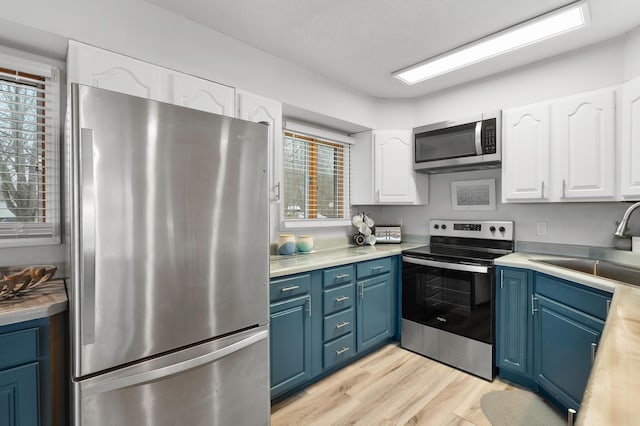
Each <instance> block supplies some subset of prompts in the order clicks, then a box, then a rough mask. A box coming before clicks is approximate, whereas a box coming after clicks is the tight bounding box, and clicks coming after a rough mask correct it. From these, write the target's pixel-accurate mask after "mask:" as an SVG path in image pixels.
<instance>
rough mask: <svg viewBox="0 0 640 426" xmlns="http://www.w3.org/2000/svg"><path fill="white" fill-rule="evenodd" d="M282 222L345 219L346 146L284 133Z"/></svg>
mask: <svg viewBox="0 0 640 426" xmlns="http://www.w3.org/2000/svg"><path fill="white" fill-rule="evenodd" d="M283 172H284V176H283V181H284V188H283V189H284V199H283V201H284V205H283V209H284V219H285V220H292V219H294V220H295V219H344V218H345V217H347V216H348V200H347V195H348V193H349V145H348V144H345V143H339V142H333V141H327V140H322V139H318V138H315V137H310V136H307V135H301V134H296V133H293V132H289V131H285V132H284V138H283Z"/></svg>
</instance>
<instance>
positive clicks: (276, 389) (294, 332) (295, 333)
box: [270, 296, 311, 398]
mask: <svg viewBox="0 0 640 426" xmlns="http://www.w3.org/2000/svg"><path fill="white" fill-rule="evenodd" d="M310 314H311V311H310V296H303V297H298V298H295V299H291V300H288V301H284V302H281V303H277V304H272V305H271V315H270V321H271V324H270V338H271V345H270V347H271V349H270V350H271V353H270V358H271V397H272V398H273V397H275V396H278V395H280V394H282V393H284V392H286V391H287V390H290V389H293V388H295V387H296V386H298V385H300V384H302V383H304V382H306V381H307V380H309V379H310V378H311V317H310Z"/></svg>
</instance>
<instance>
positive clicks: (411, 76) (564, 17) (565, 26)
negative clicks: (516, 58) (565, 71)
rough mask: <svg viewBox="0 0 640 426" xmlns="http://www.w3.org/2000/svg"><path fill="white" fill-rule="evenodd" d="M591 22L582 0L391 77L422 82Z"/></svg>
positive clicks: (413, 66) (393, 74)
mask: <svg viewBox="0 0 640 426" xmlns="http://www.w3.org/2000/svg"><path fill="white" fill-rule="evenodd" d="M588 23H589V9H588V4H587V1H586V0H583V1H579V2H576V3H572V4H570V5H568V6H565V7H562V8H560V9H556V10H554V11H552V12H549V13H546V14H544V15H541V16H538V17H537V18H534V19H531V20H528V21H525V22H523V23H521V24H518V25H515V26H513V27H510V28H507V29H506V30H503V31H500V32H498V33H495V34H493V35H490V36H488V37H485V38H482V39H480V40H477V41H474V42H472V43H469V44H467V45H464V46H462V47H459V48H457V49H454V50H452V51H450V52H447V53H444V54H442V55H439V56H436V57H435V58H432V59H428V60H426V61H423V62H420V63H418V64H415V65H412V66H410V67H408V68H404V69H402V70H399V71H395V72H394V73H392V76H393V77H395V78H397V79H398V80H400V81H402V82H404V83H406V84H415V83H419V82H421V81H424V80H427V79H429V78H433V77H437V76H439V75H442V74H446V73H448V72H451V71H454V70H457V69H460V68H462V67H465V66H467V65H471V64H475V63H478V62H481V61H484V60H486V59H489V58H493V57H495V56H498V55H502V54H503V53H507V52H511V51H513V50H516V49H519V48H521V47H525V46H529V45H531V44H534V43H537V42H539V41H543V40H547V39H549V38H552V37H555V36H558V35H561V34H564V33H567V32H569V31H573V30H576V29H578V28H582V27H584V26H586V25H587V24H588Z"/></svg>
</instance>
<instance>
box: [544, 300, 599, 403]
mask: <svg viewBox="0 0 640 426" xmlns="http://www.w3.org/2000/svg"><path fill="white" fill-rule="evenodd" d="M535 303H536V309H537V311H536V315H535V320H534V333H533V336H534V339H533V346H534V348H535V349H534V372H535V380H536V382H537V383H538V385H539V386H540V388H542V389H543V390H545V391H546V392H548V393H549V394H550V395H551V396H552V397H554V398H555V399H556V400H557V401H558V402H559V403H560V404H561V405H562V406H563V408H565V409H566V408H573V409H575V410H577V409H578V408H579V407H580V403H581V401H582V394H583V393H584V390H585V388H586V386H587V380H588V379H589V373H590V372H591V366H592V364H593V361H594V357H595V354H596V350H597V345H598V342H599V341H600V335H601V333H602V329H603V328H604V322H603V321H602V320H600V319H597V318H595V317H593V316H590V315H587V314H585V313H583V312H580V311H577V310H575V309H572V308H569V307H567V306H564V305H562V304H560V303H557V302H554V301H553V300H550V299H547V298H545V297H544V296H540V295H536V298H535Z"/></svg>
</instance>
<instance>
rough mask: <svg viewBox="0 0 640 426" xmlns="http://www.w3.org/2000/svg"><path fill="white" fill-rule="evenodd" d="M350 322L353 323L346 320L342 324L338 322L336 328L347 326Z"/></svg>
mask: <svg viewBox="0 0 640 426" xmlns="http://www.w3.org/2000/svg"><path fill="white" fill-rule="evenodd" d="M349 324H351V323H350V322H349V321H345V322H342V323H340V324H336V328H342V327H346V326H348V325H349Z"/></svg>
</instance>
